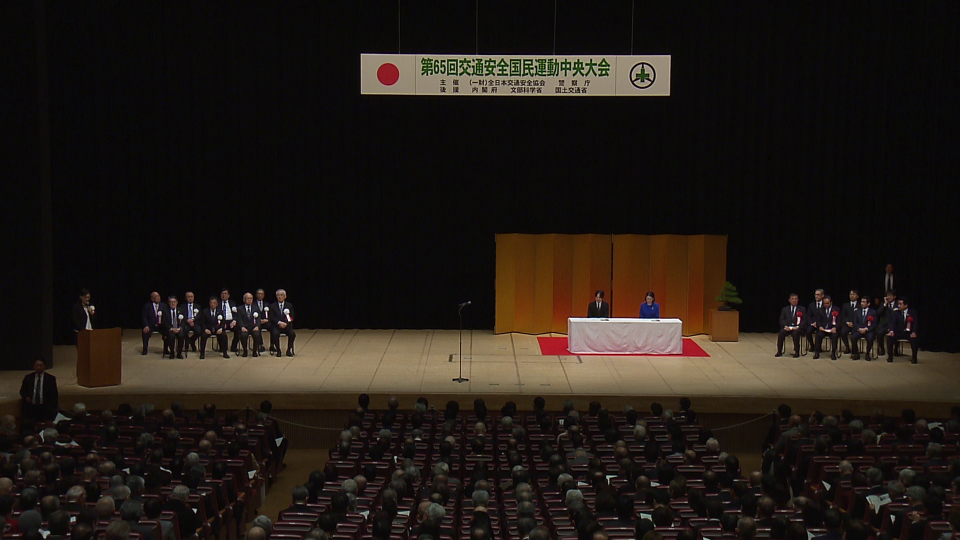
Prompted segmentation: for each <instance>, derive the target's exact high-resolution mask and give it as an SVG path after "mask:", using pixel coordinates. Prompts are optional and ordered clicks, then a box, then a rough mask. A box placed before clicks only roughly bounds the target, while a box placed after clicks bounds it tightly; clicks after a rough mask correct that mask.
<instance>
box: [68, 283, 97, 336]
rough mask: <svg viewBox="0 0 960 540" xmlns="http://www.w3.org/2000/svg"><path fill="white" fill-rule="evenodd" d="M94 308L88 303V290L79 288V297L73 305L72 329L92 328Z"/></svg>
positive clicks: (76, 330)
mask: <svg viewBox="0 0 960 540" xmlns="http://www.w3.org/2000/svg"><path fill="white" fill-rule="evenodd" d="M94 314H95V313H94V308H93V306H91V305H90V291H88V290H87V289H80V298H79V299H78V300H77V303H76V304H74V305H73V312H72V315H73V331H74V332H79V331H81V330H93V316H94Z"/></svg>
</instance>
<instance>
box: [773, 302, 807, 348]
mask: <svg viewBox="0 0 960 540" xmlns="http://www.w3.org/2000/svg"><path fill="white" fill-rule="evenodd" d="M799 301H800V297H799V296H797V294H796V293H793V294H791V295H790V300H789V302H790V305H788V306H786V307H784V308H783V309H781V310H780V333H779V334H778V335H777V354H776V355H775V356H777V357H780V356H783V342H784V340H785V339H786V337H787V335H790V336H791V337H792V338H793V357H794V358H800V332H801V328H802V326H803V325H802V324H801V323H802V321H803V308H801V307H799V306H798V305H797V303H798V302H799Z"/></svg>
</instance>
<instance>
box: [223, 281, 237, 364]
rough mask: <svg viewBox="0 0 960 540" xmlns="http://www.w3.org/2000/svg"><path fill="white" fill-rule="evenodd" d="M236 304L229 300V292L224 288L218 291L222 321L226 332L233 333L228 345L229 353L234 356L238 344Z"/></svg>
mask: <svg viewBox="0 0 960 540" xmlns="http://www.w3.org/2000/svg"><path fill="white" fill-rule="evenodd" d="M237 307H238V306H237V303H236V302H234V301H232V300H230V291H229V290H227V289H226V288H224V289H223V290H221V291H220V311H221V312H222V313H223V321H224V324H225V328H226V329H227V330H232V331H233V341H232V342H231V343H230V351H231V352H233V353H234V354H236V352H237V346H238V345H239V344H240V325H239V324H237Z"/></svg>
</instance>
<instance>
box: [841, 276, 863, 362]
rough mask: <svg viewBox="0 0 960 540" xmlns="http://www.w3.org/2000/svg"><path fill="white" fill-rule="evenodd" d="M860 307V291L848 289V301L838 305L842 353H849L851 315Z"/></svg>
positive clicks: (851, 327)
mask: <svg viewBox="0 0 960 540" xmlns="http://www.w3.org/2000/svg"><path fill="white" fill-rule="evenodd" d="M859 307H860V292H859V291H857V290H856V289H852V290H851V291H850V301H849V302H846V303H845V304H843V305H842V306H840V341H841V342H843V353H844V354H850V334H851V333H852V332H853V316H854V313H856V311H857V309H858V308H859Z"/></svg>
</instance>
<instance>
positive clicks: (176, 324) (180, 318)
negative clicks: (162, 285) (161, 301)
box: [160, 296, 187, 359]
mask: <svg viewBox="0 0 960 540" xmlns="http://www.w3.org/2000/svg"><path fill="white" fill-rule="evenodd" d="M185 320H186V317H185V316H184V314H183V310H182V309H180V307H179V306H178V301H177V297H176V296H170V297H168V298H167V307H166V308H164V309H163V310H162V311H161V312H160V328H162V329H163V334H164V336H166V337H165V338H164V340H163V353H164V354H167V353H170V358H173V348H174V345H176V348H177V358H180V359H183V343H184V340H185V338H186V337H187V330H186V328H185V327H184V321H185Z"/></svg>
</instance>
